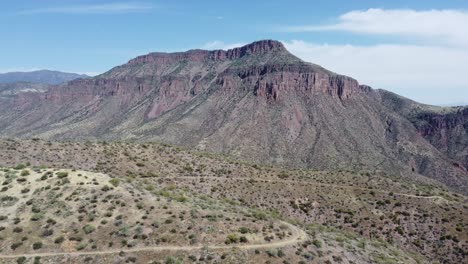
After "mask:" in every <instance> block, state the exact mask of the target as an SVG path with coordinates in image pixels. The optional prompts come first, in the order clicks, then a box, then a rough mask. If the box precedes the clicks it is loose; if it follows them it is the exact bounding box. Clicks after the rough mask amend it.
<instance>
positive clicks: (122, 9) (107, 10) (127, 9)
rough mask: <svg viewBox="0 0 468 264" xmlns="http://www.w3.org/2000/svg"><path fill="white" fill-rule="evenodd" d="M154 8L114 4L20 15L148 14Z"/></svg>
mask: <svg viewBox="0 0 468 264" xmlns="http://www.w3.org/2000/svg"><path fill="white" fill-rule="evenodd" d="M154 8H155V6H154V5H151V4H146V3H132V2H114V3H103V4H88V5H64V6H50V7H44V8H37V9H29V10H23V11H21V12H20V14H51V13H55V14H124V13H137V12H147V11H150V10H152V9H154Z"/></svg>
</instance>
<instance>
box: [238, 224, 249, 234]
mask: <svg viewBox="0 0 468 264" xmlns="http://www.w3.org/2000/svg"><path fill="white" fill-rule="evenodd" d="M239 233H241V234H247V233H250V229H249V228H247V227H245V226H243V227H241V228H239Z"/></svg>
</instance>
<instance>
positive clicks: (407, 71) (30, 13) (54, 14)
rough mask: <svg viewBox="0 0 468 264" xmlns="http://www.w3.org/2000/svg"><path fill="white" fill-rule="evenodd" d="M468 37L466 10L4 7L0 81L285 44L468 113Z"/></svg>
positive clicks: (85, 4) (458, 3)
mask: <svg viewBox="0 0 468 264" xmlns="http://www.w3.org/2000/svg"><path fill="white" fill-rule="evenodd" d="M5 2H8V3H5ZM467 28H468V1H466V0H452V1H447V0H445V1H440V0H437V1H436V0H420V1H416V0H415V1H407V0H406V1H400V0H387V1H383V0H380V1H379V0H375V1H367V0H360V1H342V0H339V1H338V0H327V1H325V0H324V1H320V0H319V1H271V0H270V1H252V0H250V1H219V0H218V1H145V0H142V1H125V0H121V1H111V0H102V1H99V0H97V1H96V0H93V1H91V0H68V1H63V0H61V1H59V0H54V1H52V0H42V1H34V0H29V1H21V0H16V1H2V2H1V3H0V34H1V35H2V36H3V37H2V40H1V49H0V58H2V59H1V60H0V72H7V71H18V70H20V71H27V70H34V69H43V68H46V69H55V70H63V71H71V72H79V73H92V74H97V73H102V72H104V71H106V70H108V69H110V68H112V67H113V66H116V65H119V64H122V63H125V62H126V61H128V60H129V59H130V58H133V57H135V56H138V55H141V54H145V53H148V52H151V51H181V50H186V49H191V48H207V49H215V48H231V47H234V46H236V45H241V44H246V43H249V42H252V41H254V40H259V39H277V40H280V41H283V43H284V44H285V45H286V47H287V48H288V49H289V50H290V51H291V52H292V53H294V54H295V55H297V56H299V57H300V58H302V59H304V60H307V61H310V62H314V63H317V64H321V65H322V66H324V67H326V68H328V69H330V70H333V71H336V72H338V73H342V74H346V75H350V76H352V77H354V78H356V79H358V81H360V82H361V83H365V84H369V85H371V86H373V87H374V88H384V89H387V90H391V91H395V92H397V93H399V94H402V95H405V96H407V97H410V98H412V99H415V100H418V101H421V102H425V103H431V104H456V103H468V78H465V77H464V75H465V74H466V73H468V66H467V63H466V62H467V61H468V33H465V32H466V31H467Z"/></svg>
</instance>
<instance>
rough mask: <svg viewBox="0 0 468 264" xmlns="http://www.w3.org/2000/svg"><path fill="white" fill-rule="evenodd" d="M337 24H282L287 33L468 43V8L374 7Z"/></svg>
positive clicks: (344, 15) (342, 16) (343, 19)
mask: <svg viewBox="0 0 468 264" xmlns="http://www.w3.org/2000/svg"><path fill="white" fill-rule="evenodd" d="M336 20H337V22H336V23H332V24H325V25H299V26H287V27H281V28H280V30H281V31H286V32H312V31H345V32H352V33H359V34H371V35H393V36H401V37H410V38H415V37H417V38H424V39H426V40H427V39H430V40H432V41H435V42H439V43H445V44H451V45H457V46H459V45H464V46H468V34H467V33H466V29H467V28H468V11H464V10H423V11H419V10H411V9H389V10H388V9H375V8H371V9H368V10H356V11H351V12H347V13H344V14H342V15H341V16H339V17H338V18H337V19H336Z"/></svg>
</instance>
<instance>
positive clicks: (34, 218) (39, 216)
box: [31, 213, 44, 221]
mask: <svg viewBox="0 0 468 264" xmlns="http://www.w3.org/2000/svg"><path fill="white" fill-rule="evenodd" d="M42 218H44V214H42V213H36V214H33V215H32V216H31V221H39V220H41V219H42Z"/></svg>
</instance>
